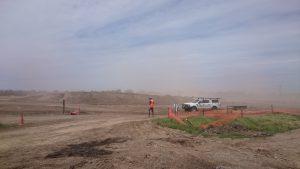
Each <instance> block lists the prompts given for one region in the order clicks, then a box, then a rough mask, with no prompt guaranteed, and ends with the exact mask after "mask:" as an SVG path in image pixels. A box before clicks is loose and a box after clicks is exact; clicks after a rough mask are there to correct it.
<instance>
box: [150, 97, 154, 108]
mask: <svg viewBox="0 0 300 169" xmlns="http://www.w3.org/2000/svg"><path fill="white" fill-rule="evenodd" d="M149 107H150V108H154V100H153V99H151V100H150V101H149Z"/></svg>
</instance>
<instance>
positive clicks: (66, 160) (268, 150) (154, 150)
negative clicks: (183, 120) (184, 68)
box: [0, 104, 300, 169]
mask: <svg viewBox="0 0 300 169" xmlns="http://www.w3.org/2000/svg"><path fill="white" fill-rule="evenodd" d="M6 106H7V107H9V105H7V104H6ZM13 106H14V105H13ZM13 106H12V107H13ZM27 106H28V108H30V109H32V106H30V105H27ZM40 106H42V107H43V109H42V110H43V111H45V109H47V111H48V109H51V110H52V109H53V106H55V105H48V107H47V106H45V105H39V107H38V108H39V109H40ZM45 107H47V108H45ZM74 107H76V106H74ZM124 107H126V108H124ZM82 109H83V112H85V113H84V114H82V115H79V116H70V115H62V114H60V113H54V114H53V113H37V114H34V113H31V114H30V113H28V114H25V123H26V124H25V126H22V127H12V128H9V129H5V130H0V168H67V169H69V168H89V169H90V168H120V169H123V168H149V169H152V168H157V169H158V168H166V169H168V168H170V169H174V168H175V169H176V168H178V169H179V168H180V169H184V168H186V169H195V168H205V169H210V168H214V169H215V168H219V169H221V168H246V169H247V168H249V169H253V168H266V169H267V168H276V169H281V168H282V169H286V168H300V162H299V159H300V141H299V140H300V130H294V131H291V132H287V133H283V134H277V135H275V136H273V137H267V138H256V139H238V140H231V139H220V138H203V137H202V136H192V135H190V134H187V133H184V132H181V131H178V130H173V129H168V128H162V127H159V126H157V125H155V124H154V123H152V122H151V120H150V119H148V117H147V116H146V114H145V112H143V111H142V110H143V108H141V107H138V106H137V107H134V106H122V108H120V109H118V108H115V109H114V110H111V111H110V107H102V109H101V112H95V111H96V110H99V109H100V108H99V107H93V106H90V107H89V106H88V105H85V106H83V108H82ZM116 110H119V112H116ZM121 110H123V111H121ZM131 110H132V111H131ZM30 111H31V110H30ZM30 111H28V112H30ZM36 111H38V110H36ZM36 111H34V112H36ZM53 111H54V112H55V111H57V110H56V109H53ZM131 112H132V113H131ZM17 117H18V116H17V114H12V113H9V114H7V113H0V122H9V123H15V122H16V119H17Z"/></svg>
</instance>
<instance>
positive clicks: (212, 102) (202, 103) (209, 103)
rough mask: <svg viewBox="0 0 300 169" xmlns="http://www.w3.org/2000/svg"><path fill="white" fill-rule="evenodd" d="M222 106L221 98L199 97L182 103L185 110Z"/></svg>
mask: <svg viewBox="0 0 300 169" xmlns="http://www.w3.org/2000/svg"><path fill="white" fill-rule="evenodd" d="M220 107H221V103H220V98H205V97H199V98H197V99H196V100H195V101H193V102H189V103H184V104H182V109H184V110H185V111H197V110H198V109H219V108H220Z"/></svg>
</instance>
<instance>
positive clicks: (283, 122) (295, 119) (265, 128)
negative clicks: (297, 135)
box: [230, 114, 300, 135]
mask: <svg viewBox="0 0 300 169" xmlns="http://www.w3.org/2000/svg"><path fill="white" fill-rule="evenodd" d="M230 125H240V126H244V127H245V128H247V129H248V130H251V131H260V132H266V133H267V134H270V135H273V134H276V133H282V132H286V131H289V130H293V129H297V128H300V116H295V115H287V114H272V115H264V116H253V117H245V118H239V119H236V120H234V121H233V122H232V123H231V124H230Z"/></svg>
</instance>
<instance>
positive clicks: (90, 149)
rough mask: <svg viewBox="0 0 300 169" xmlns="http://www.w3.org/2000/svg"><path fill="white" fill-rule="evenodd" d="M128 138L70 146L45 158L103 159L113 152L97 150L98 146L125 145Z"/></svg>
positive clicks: (102, 149)
mask: <svg viewBox="0 0 300 169" xmlns="http://www.w3.org/2000/svg"><path fill="white" fill-rule="evenodd" d="M127 140H128V138H123V137H115V138H107V139H105V140H102V141H90V142H84V143H80V144H70V145H68V147H66V148H63V149H61V150H58V151H56V152H53V153H50V154H48V155H47V156H46V157H45V158H62V157H101V156H103V155H110V154H112V153H113V151H111V150H106V149H104V148H101V149H99V148H97V147H98V146H105V145H109V144H113V143H124V142H126V141H127Z"/></svg>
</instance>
